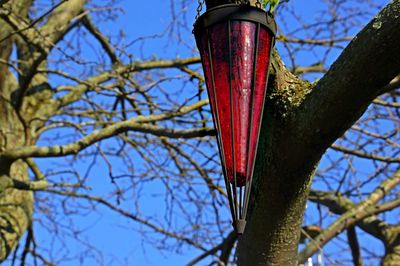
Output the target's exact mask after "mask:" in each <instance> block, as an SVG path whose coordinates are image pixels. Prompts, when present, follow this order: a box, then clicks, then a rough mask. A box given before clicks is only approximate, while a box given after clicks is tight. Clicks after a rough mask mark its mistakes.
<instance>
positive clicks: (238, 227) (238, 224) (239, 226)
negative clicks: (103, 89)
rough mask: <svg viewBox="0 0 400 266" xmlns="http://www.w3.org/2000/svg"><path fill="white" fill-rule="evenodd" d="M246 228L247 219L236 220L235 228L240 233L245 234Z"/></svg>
mask: <svg viewBox="0 0 400 266" xmlns="http://www.w3.org/2000/svg"><path fill="white" fill-rule="evenodd" d="M245 228H246V220H244V219H239V220H237V221H236V226H235V229H236V233H237V234H238V235H243V233H244V229H245Z"/></svg>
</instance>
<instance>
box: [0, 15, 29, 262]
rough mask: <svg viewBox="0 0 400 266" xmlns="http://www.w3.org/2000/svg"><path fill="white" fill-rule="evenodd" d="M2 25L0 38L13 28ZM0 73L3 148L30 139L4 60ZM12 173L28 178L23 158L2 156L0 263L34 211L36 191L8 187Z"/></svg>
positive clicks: (6, 44) (6, 45) (7, 47)
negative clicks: (15, 102)
mask: <svg viewBox="0 0 400 266" xmlns="http://www.w3.org/2000/svg"><path fill="white" fill-rule="evenodd" d="M0 28H1V31H0V39H3V37H4V36H6V35H8V34H9V33H10V32H11V29H10V28H8V27H7V26H6V25H5V24H4V23H3V22H2V21H1V20H0ZM12 44H13V42H12V39H11V38H10V39H7V40H6V41H3V42H2V43H1V44H0V53H1V54H0V58H1V59H4V60H8V58H9V56H10V53H11V47H12ZM0 73H1V75H0V77H1V78H0V151H4V150H6V149H11V148H16V147H19V146H24V145H25V143H26V141H27V139H26V135H25V130H24V127H23V125H22V123H21V121H20V120H19V118H18V116H17V114H16V112H15V110H14V107H13V106H12V104H11V103H12V100H13V99H12V98H13V95H15V92H16V90H17V88H18V85H17V82H16V79H15V77H14V76H13V74H12V73H11V72H10V71H9V70H8V68H7V66H6V65H4V64H0ZM10 177H11V178H13V179H17V180H22V181H26V180H28V172H27V167H26V164H25V163H24V162H23V161H16V162H14V163H12V162H9V161H5V160H4V159H1V157H0V263H1V262H2V261H4V260H5V259H6V258H7V256H8V255H9V254H10V252H11V251H12V250H13V249H14V248H15V247H16V246H17V244H18V242H19V240H20V238H21V237H22V235H23V234H24V232H25V231H26V229H27V228H28V226H29V225H30V223H31V219H32V213H33V193H32V192H29V191H21V190H16V189H12V188H7V186H8V182H9V181H10Z"/></svg>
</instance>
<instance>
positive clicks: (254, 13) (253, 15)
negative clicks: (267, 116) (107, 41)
mask: <svg viewBox="0 0 400 266" xmlns="http://www.w3.org/2000/svg"><path fill="white" fill-rule="evenodd" d="M233 21H248V22H253V23H256V38H255V42H256V43H255V48H254V53H255V56H254V62H253V71H254V73H253V78H252V86H251V94H252V96H251V99H252V100H251V102H250V110H252V109H253V102H254V98H253V94H254V91H255V86H256V84H255V80H256V71H255V70H256V63H257V53H258V49H259V43H258V42H259V37H260V27H265V28H267V29H268V30H269V31H270V34H271V47H270V51H269V61H270V58H271V53H272V50H273V47H274V44H275V35H276V28H277V26H276V22H275V20H274V17H273V14H271V13H269V12H265V11H264V10H262V9H260V8H259V7H254V6H250V5H249V4H225V5H220V6H216V7H214V8H210V9H209V10H207V11H206V12H205V13H204V14H202V15H201V16H199V17H198V18H197V20H196V22H195V24H194V29H193V33H194V35H195V37H196V42H197V46H198V47H200V36H202V34H207V36H208V37H207V45H208V48H207V49H208V53H209V57H210V58H211V45H210V38H209V28H210V27H212V26H213V25H216V24H218V23H222V22H228V42H229V44H231V36H230V34H229V32H230V28H231V23H232V22H233ZM228 46H229V48H228V49H229V52H228V53H229V86H230V89H229V90H230V107H231V110H230V111H231V120H232V121H231V128H232V145H233V146H234V144H233V139H234V136H235V135H234V130H235V129H234V121H233V120H234V119H233V102H232V94H233V92H232V52H231V45H228ZM210 64H211V76H212V77H211V79H212V82H213V88H208V90H207V92H208V96H209V97H210V93H209V90H210V89H212V90H213V95H214V100H215V104H216V110H214V111H212V113H213V115H212V116H213V123H214V127H216V128H219V129H220V128H221V126H220V125H218V126H217V123H220V121H219V119H218V117H219V115H218V107H217V100H216V98H217V96H216V95H217V93H216V87H215V84H214V82H215V79H214V73H213V70H212V69H213V67H212V64H213V63H212V60H210ZM269 67H270V62H268V66H267V73H266V82H265V91H266V89H267V88H266V87H267V86H268V72H269ZM203 69H204V62H203ZM265 98H266V93H264V96H263V100H262V107H261V115H260V121H258V123H259V125H258V132H257V139H256V144H255V151H254V158H253V163H252V166H251V167H248V168H247V169H246V171H250V172H249V173H247V174H246V182H245V185H244V189H243V186H238V185H237V177H236V170H235V169H236V163H235V148H234V147H233V148H232V151H233V152H232V156H233V169H234V170H233V173H234V182H233V183H231V181H229V179H228V172H227V166H226V162H225V156H224V150H223V149H224V147H223V144H222V139H221V135H220V132H218V134H217V141H218V150H219V155H220V158H221V163H222V166H223V175H224V181H225V186H226V190H227V194H228V200H229V206H230V210H231V215H232V220H233V222H232V225H233V227H234V229H235V231H236V232H237V233H238V234H239V235H241V234H243V232H244V229H245V226H246V217H247V210H248V207H249V201H250V192H251V184H252V180H253V173H254V168H255V161H256V157H257V149H258V142H259V138H260V131H261V123H262V117H263V113H264V105H265ZM214 112H215V115H216V116H217V118H216V117H214ZM252 127H253V113H251V116H250V132H251V128H252ZM247 142H248V143H247V149H248V150H250V137H249V138H248V141H247ZM248 154H249V153H248ZM249 168H251V169H249ZM247 177H249V179H247Z"/></svg>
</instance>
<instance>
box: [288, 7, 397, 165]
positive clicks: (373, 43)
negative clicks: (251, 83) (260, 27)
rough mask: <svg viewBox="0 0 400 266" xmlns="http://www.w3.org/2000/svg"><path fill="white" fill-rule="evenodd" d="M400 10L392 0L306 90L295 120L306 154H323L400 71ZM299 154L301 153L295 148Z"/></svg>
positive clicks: (295, 128)
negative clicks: (399, 16) (399, 49)
mask: <svg viewBox="0 0 400 266" xmlns="http://www.w3.org/2000/svg"><path fill="white" fill-rule="evenodd" d="M399 13H400V1H398V0H395V1H392V2H391V3H390V4H388V6H387V7H386V8H384V9H383V10H382V11H381V12H380V13H379V14H378V15H377V16H376V17H375V18H374V19H373V20H372V21H371V22H370V23H369V24H368V25H367V26H366V27H365V28H364V29H363V30H362V31H361V32H360V33H359V34H358V35H357V36H356V37H355V38H354V39H353V41H352V42H351V43H350V44H349V46H348V47H347V48H346V49H345V50H344V51H343V53H342V54H341V55H340V57H339V58H338V59H337V61H336V62H335V63H334V64H333V65H332V67H331V68H330V70H329V71H328V72H327V73H326V75H325V76H324V77H323V78H322V79H321V80H320V81H319V82H318V83H317V85H316V86H315V88H314V89H313V91H312V92H311V93H310V94H309V95H307V97H306V99H305V101H304V102H303V104H302V105H301V106H300V108H299V110H298V112H297V114H296V115H295V116H293V120H292V121H293V122H294V124H295V127H294V128H293V131H292V132H297V134H298V135H300V136H301V137H302V141H303V142H302V143H301V144H300V145H301V147H302V148H301V149H298V151H301V156H302V157H304V156H305V157H308V158H315V159H314V160H319V158H320V156H321V155H322V153H323V152H324V151H325V150H326V148H328V147H329V146H330V145H331V143H332V142H334V141H335V140H336V139H337V138H338V137H340V136H341V135H342V134H343V133H344V132H345V131H346V130H347V129H348V128H349V127H350V126H351V125H352V124H353V123H354V122H355V121H356V120H357V119H358V118H359V117H360V116H361V115H362V114H363V113H364V111H365V110H366V108H367V106H368V105H369V104H370V103H371V102H372V101H373V99H375V98H376V97H377V96H378V95H379V94H380V93H381V90H382V88H384V87H385V86H386V85H387V84H389V83H390V82H391V81H392V80H393V78H394V77H395V76H396V75H397V74H398V73H399V72H400V53H399V52H398V43H399V42H400V20H399V19H398V14H399ZM327 121H329V123H327ZM310 129H311V130H310ZM299 132H301V133H299ZM293 139H295V138H293ZM288 145H293V144H292V143H290V144H288ZM304 151H308V152H310V154H308V153H307V155H305V154H304ZM294 155H295V156H297V157H298V156H300V155H299V154H297V153H296V152H295V153H294Z"/></svg>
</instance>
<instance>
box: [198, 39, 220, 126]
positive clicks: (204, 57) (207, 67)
mask: <svg viewBox="0 0 400 266" xmlns="http://www.w3.org/2000/svg"><path fill="white" fill-rule="evenodd" d="M199 50H200V57H201V61H202V63H203V71H204V77H205V80H206V85H207V88H208V90H207V91H208V99H209V101H210V104H211V112H212V116H213V121H214V126H215V128H216V130H217V131H218V122H217V121H216V118H215V115H214V110H215V100H214V99H215V98H214V90H213V80H212V79H213V73H212V72H211V62H210V54H209V47H208V37H207V34H206V33H204V34H203V35H202V36H201V40H200V46H199Z"/></svg>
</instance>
